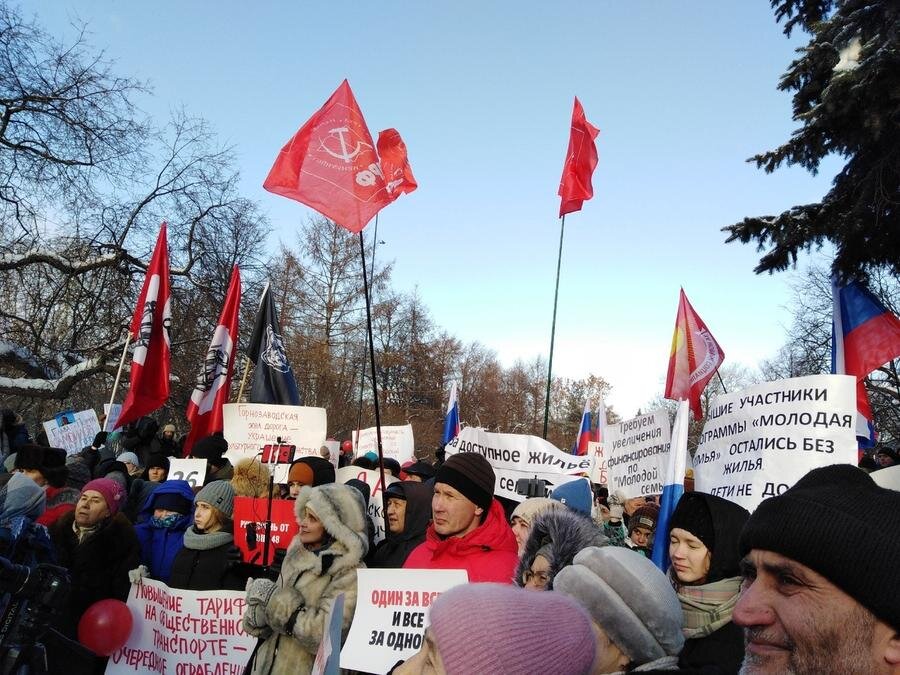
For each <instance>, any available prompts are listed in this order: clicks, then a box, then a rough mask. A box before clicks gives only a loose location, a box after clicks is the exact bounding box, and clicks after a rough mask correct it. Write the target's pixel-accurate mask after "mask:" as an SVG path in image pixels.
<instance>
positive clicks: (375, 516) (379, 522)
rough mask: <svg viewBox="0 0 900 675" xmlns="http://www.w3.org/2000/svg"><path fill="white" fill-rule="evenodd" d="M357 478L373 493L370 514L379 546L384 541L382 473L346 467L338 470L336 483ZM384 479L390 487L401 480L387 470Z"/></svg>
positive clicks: (370, 498)
mask: <svg viewBox="0 0 900 675" xmlns="http://www.w3.org/2000/svg"><path fill="white" fill-rule="evenodd" d="M353 478H356V479H357V480H361V481H362V482H363V483H366V484H367V485H368V486H369V489H370V490H371V491H372V493H371V494H370V495H369V506H368V514H369V517H370V518H371V519H372V522H373V523H375V543H376V544H377V543H378V542H380V541H381V540H382V539H384V509H383V508H382V499H381V493H382V491H383V487H382V485H381V472H379V471H370V470H369V469H363V468H361V467H358V466H345V467H343V468H342V469H338V470H337V472H336V473H335V482H336V483H346V482H347V481H348V480H351V479H353ZM384 479H385V481H386V482H387V484H388V485H390V484H391V483H396V482H397V481H398V480H399V479H397V478H394V477H393V476H392V475H391V474H390V473H388V472H387V470H385V472H384Z"/></svg>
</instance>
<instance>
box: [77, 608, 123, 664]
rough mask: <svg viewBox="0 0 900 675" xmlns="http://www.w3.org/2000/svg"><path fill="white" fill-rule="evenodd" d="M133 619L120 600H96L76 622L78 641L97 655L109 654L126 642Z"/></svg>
mask: <svg viewBox="0 0 900 675" xmlns="http://www.w3.org/2000/svg"><path fill="white" fill-rule="evenodd" d="M133 623H134V620H133V619H132V618H131V610H130V609H128V605H126V604H125V603H124V602H122V601H121V600H112V599H109V600H98V601H97V602H95V603H94V604H93V605H91V606H90V607H88V608H87V611H86V612H85V613H84V614H82V615H81V620H80V621H79V622H78V641H79V642H80V643H81V644H83V645H84V646H85V647H87V648H88V649H90V650H91V651H92V652H94V653H95V654H97V655H99V656H109V655H110V654H112V653H113V652H114V651H116V650H117V649H121V648H122V647H124V646H125V643H126V642H128V637H129V636H130V635H131V627H132V625H133Z"/></svg>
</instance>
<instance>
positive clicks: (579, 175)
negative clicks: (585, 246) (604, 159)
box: [558, 96, 600, 218]
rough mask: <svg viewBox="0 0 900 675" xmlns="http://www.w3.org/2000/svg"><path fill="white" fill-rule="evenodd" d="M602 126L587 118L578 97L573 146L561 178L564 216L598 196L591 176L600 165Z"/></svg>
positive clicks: (570, 138) (560, 192)
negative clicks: (599, 138)
mask: <svg viewBox="0 0 900 675" xmlns="http://www.w3.org/2000/svg"><path fill="white" fill-rule="evenodd" d="M599 133H600V130H599V129H598V128H597V127H595V126H594V125H593V124H591V123H590V122H588V121H587V118H586V117H585V116H584V108H582V107H581V101H579V100H578V97H577V96H576V97H575V107H574V109H573V110H572V130H571V132H570V134H569V149H568V151H567V152H566V163H565V164H564V165H563V172H562V178H560V179H559V192H558V194H559V196H560V197H562V200H561V201H560V204H559V216H560V218H562V217H563V216H564V215H566V214H567V213H572V211H581V207H582V206H583V204H584V202H585V201H587V200H588V199H590V198H591V197H593V196H594V188H593V186H592V185H591V176H592V175H593V174H594V169H596V168H597V146H596V145H594V139H595V138H597V135H598V134H599Z"/></svg>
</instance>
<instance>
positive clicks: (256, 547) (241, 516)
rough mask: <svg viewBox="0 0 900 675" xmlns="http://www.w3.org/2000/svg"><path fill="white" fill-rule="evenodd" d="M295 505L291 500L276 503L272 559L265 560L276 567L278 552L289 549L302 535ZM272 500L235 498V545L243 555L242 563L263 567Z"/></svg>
mask: <svg viewBox="0 0 900 675" xmlns="http://www.w3.org/2000/svg"><path fill="white" fill-rule="evenodd" d="M295 503H296V502H294V501H293V500H289V499H273V500H272V529H271V539H270V541H269V555H268V556H265V559H266V560H267V561H268V562H269V564H272V561H273V560H274V559H275V549H276V548H279V549H286V548H287V547H288V546H290V543H291V540H292V539H293V538H294V535H295V534H297V532H299V531H300V526H299V525H298V524H297V518H296V516H295V515H294V504H295ZM268 509H269V500H268V499H264V498H256V497H235V498H234V517H233V520H234V545H235V546H237V547H238V549H240V551H241V559H242V560H243V561H244V562H248V563H253V564H254V565H262V564H263V558H264V556H263V551H264V549H265V541H266V514H267V513H268Z"/></svg>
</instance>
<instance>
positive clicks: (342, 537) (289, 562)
mask: <svg viewBox="0 0 900 675" xmlns="http://www.w3.org/2000/svg"><path fill="white" fill-rule="evenodd" d="M307 506H309V508H310V509H312V511H313V512H314V513H315V514H316V515H317V516H318V517H319V519H320V520H321V521H322V524H323V525H324V527H325V531H326V533H327V534H328V535H329V536H330V537H332V538H333V541H332V542H331V544H330V545H328V546H327V547H326V548H324V549H322V550H321V551H319V552H318V553H316V552H313V551H309V550H307V549H306V548H304V546H303V544H302V543H301V542H300V537H299V536H296V537H294V540H293V541H292V542H291V545H290V547H289V548H288V550H287V555H286V556H285V559H284V562H283V564H282V567H281V574H279V576H278V580H277V581H276V582H274V585H272V586H271V588H270V590H269V591H267V592H268V593H270V595H269V598H268V601H267V602H266V605H265V614H264V618H263V617H262V612H254V611H252V609H251V608H250V607H249V606H248V610H247V611H246V612H245V614H244V630H246V631H247V632H248V633H249V634H251V635H253V636H256V637H258V638H261V639H263V642H262V643H261V644H260V646H259V648H258V649H257V651H256V654H255V655H254V658H253V661H252V663H251V667H250V669H249V672H250V673H252V674H253V675H278V674H279V673H292V674H293V673H309V672H310V670H311V669H312V666H313V662H314V661H315V658H316V651H317V650H318V648H319V643H320V642H321V641H322V636H323V635H324V632H325V630H326V628H327V627H326V625H325V622H326V620H327V618H328V613H329V612H330V610H331V607H332V605H333V604H334V601H335V599H336V598H337V596H338V595H339V594H341V593H343V594H344V619H343V630H342V640H343V638H344V637H346V634H347V630H348V629H349V627H350V621H351V619H352V618H353V612H354V610H355V609H356V570H357V568H360V567H365V565H364V564H363V563H362V559H363V557H364V556H365V554H366V550H367V548H368V536H367V534H366V521H365V510H364V505H363V501H362V496H361V495H360V494H359V491H358V490H355V489H354V488H352V487H348V486H346V485H336V484H334V483H331V484H328V485H320V486H318V487H304V488H303V489H302V490H301V491H300V494H299V496H298V497H297V502H296V505H295V507H294V513H295V515H296V517H297V520H298V521H299V520H300V519H301V518H302V517H303V513H304V510H305V509H306V507H307ZM258 581H259V580H257V582H258ZM257 582H253V583H257ZM268 583H269V584H271V583H272V582H268ZM248 589H249V586H248ZM250 602H252V600H251V598H250V593H249V590H248V603H250ZM295 613H296V618H295V620H294V624H293V627H291V626H290V625H289V624H290V620H291V617H292V616H294V614H295Z"/></svg>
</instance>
